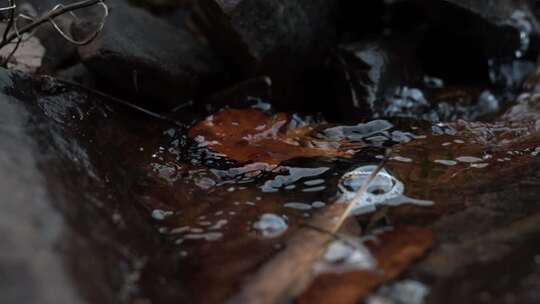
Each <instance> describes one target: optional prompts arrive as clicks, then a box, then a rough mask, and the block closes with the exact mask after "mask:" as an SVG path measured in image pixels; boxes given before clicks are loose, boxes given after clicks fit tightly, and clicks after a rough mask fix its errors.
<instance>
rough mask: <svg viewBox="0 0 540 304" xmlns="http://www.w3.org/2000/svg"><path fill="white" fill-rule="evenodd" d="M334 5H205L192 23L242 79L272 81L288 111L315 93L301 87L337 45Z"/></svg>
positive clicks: (248, 0) (276, 1)
mask: <svg viewBox="0 0 540 304" xmlns="http://www.w3.org/2000/svg"><path fill="white" fill-rule="evenodd" d="M337 2H338V1H333V0H332V1H328V0H322V1H321V0H316V1H313V0H301V1H285V0H272V1H253V0H244V1H215V0H204V1H198V2H197V4H196V6H195V11H194V12H195V14H194V18H195V21H196V24H198V26H199V27H200V28H201V29H202V31H203V32H204V33H206V34H207V36H208V38H209V40H210V42H211V43H212V44H213V45H215V46H216V47H217V48H218V49H220V50H221V52H222V53H223V54H224V55H225V57H226V59H227V60H228V63H229V64H230V65H231V68H234V69H236V70H239V72H240V77H243V78H250V77H253V76H255V75H268V76H270V78H271V79H272V82H273V84H274V91H273V92H274V101H275V102H277V103H278V104H280V105H283V106H288V107H290V106H291V105H294V104H298V103H301V102H303V100H302V97H305V96H303V95H302V92H301V91H302V90H308V89H311V90H313V89H314V88H316V87H314V86H311V87H309V86H305V85H304V83H302V82H303V81H305V80H306V79H307V78H309V75H311V76H312V75H313V73H312V71H313V70H312V68H313V67H318V66H320V64H321V62H322V59H323V58H324V57H325V55H326V52H327V51H328V49H329V47H331V46H332V45H333V44H334V43H335V40H336V32H337V30H336V12H337ZM304 102H305V101H304ZM309 103H311V101H310V102H309Z"/></svg>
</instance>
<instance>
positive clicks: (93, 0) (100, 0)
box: [0, 0, 105, 48]
mask: <svg viewBox="0 0 540 304" xmlns="http://www.w3.org/2000/svg"><path fill="white" fill-rule="evenodd" d="M104 1H105V0H84V1H79V2H75V3H72V4H69V5H66V6H60V7H58V6H57V7H56V9H53V10H51V11H50V12H48V13H47V14H45V15H43V16H41V17H39V18H38V19H36V20H35V21H34V22H32V23H30V24H27V25H25V26H23V27H22V28H21V29H20V30H19V32H18V33H11V34H8V35H7V38H6V39H3V40H2V42H1V43H0V48H3V47H5V46H6V45H8V44H9V43H11V41H13V40H14V39H16V38H18V37H19V36H21V35H23V34H25V33H27V32H30V31H32V30H33V29H34V28H36V27H38V26H40V25H41V24H43V23H47V22H50V21H51V20H52V19H54V18H56V17H58V16H60V15H62V14H65V13H68V12H72V11H74V10H79V9H83V8H87V7H90V6H93V5H96V4H103V5H104Z"/></svg>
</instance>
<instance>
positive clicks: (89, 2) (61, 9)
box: [0, 0, 109, 66]
mask: <svg viewBox="0 0 540 304" xmlns="http://www.w3.org/2000/svg"><path fill="white" fill-rule="evenodd" d="M94 5H98V6H100V7H101V8H102V9H103V12H104V13H103V17H102V18H101V20H100V22H99V24H98V26H97V29H96V30H95V31H94V32H92V34H91V35H90V36H88V37H87V38H84V39H82V40H76V39H74V38H73V37H71V36H70V35H68V34H67V33H66V32H65V31H64V30H62V28H61V27H60V26H59V25H58V24H57V23H56V22H55V21H54V18H56V17H58V16H60V15H63V14H66V13H70V14H73V15H74V11H75V10H79V9H83V8H87V7H91V6H94ZM16 8H17V5H16V3H15V0H9V6H7V7H3V8H0V12H1V11H8V10H9V11H10V16H9V19H8V24H7V26H6V29H5V30H4V34H3V37H2V40H1V42H0V49H1V48H3V47H5V46H7V45H8V44H11V43H12V42H13V40H15V39H17V41H16V43H15V47H14V49H13V50H12V51H11V52H10V54H9V55H8V56H7V57H6V58H5V59H4V60H3V62H2V65H3V66H5V65H6V64H7V62H8V61H9V60H10V58H11V57H12V56H13V55H14V54H15V52H16V51H17V49H18V48H19V46H20V44H21V42H23V41H24V38H23V35H25V34H29V33H30V36H31V33H33V31H34V30H35V29H36V28H37V27H39V26H40V25H42V24H44V23H50V24H51V25H52V26H53V27H54V29H55V30H56V31H57V32H58V33H59V34H60V35H61V36H62V37H63V38H64V39H66V40H67V41H69V42H70V43H72V44H75V45H78V46H82V45H86V44H88V43H90V42H92V41H93V40H94V39H95V38H96V37H97V36H98V35H99V33H101V31H102V30H103V28H104V27H105V22H106V20H107V17H108V16H109V7H108V6H107V4H105V0H84V1H79V2H75V3H72V4H69V5H62V4H58V5H56V6H55V7H54V8H52V9H51V10H50V11H49V12H48V13H46V14H44V15H42V16H41V17H37V18H33V17H30V16H28V15H25V14H19V15H17V16H15V10H16ZM19 18H21V19H25V20H29V21H30V22H29V23H28V24H26V25H24V26H23V27H21V28H18V24H17V22H18V20H19ZM12 28H13V29H14V30H13V31H12V30H11V29H12Z"/></svg>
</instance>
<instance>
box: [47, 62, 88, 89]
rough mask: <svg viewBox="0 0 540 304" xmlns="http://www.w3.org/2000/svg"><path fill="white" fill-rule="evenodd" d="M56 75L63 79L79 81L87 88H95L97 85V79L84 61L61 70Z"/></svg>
mask: <svg viewBox="0 0 540 304" xmlns="http://www.w3.org/2000/svg"><path fill="white" fill-rule="evenodd" d="M55 76H56V77H58V78H60V79H62V80H66V81H70V82H74V83H79V84H81V85H83V86H85V87H87V88H94V87H95V86H96V80H95V79H94V77H93V75H92V74H91V73H90V71H88V69H87V68H86V67H85V66H84V65H83V64H82V63H79V64H76V65H73V66H71V67H69V68H66V69H63V70H60V71H58V73H56V75H55Z"/></svg>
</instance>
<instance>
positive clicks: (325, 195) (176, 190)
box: [139, 120, 540, 303]
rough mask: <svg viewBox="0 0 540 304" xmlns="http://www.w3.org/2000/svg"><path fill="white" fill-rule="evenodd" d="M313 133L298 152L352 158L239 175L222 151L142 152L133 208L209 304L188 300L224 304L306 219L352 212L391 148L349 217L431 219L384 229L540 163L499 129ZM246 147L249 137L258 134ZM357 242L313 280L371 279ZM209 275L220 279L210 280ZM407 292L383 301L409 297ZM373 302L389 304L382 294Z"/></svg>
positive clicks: (510, 130) (512, 133)
mask: <svg viewBox="0 0 540 304" xmlns="http://www.w3.org/2000/svg"><path fill="white" fill-rule="evenodd" d="M403 125H405V126H406V127H403ZM262 129H263V128H262V127H261V130H262ZM313 129H314V130H315V131H313V133H312V134H311V135H310V136H309V137H308V140H304V141H302V143H301V144H307V145H309V146H310V147H317V148H321V147H322V148H324V147H325V146H330V147H332V149H336V148H337V147H339V148H340V149H349V150H350V151H349V152H350V153H345V154H343V155H342V156H339V155H338V156H336V155H328V156H325V157H311V158H307V159H298V158H295V159H287V158H286V157H283V156H280V157H282V158H283V159H287V160H286V161H284V162H281V163H279V164H275V163H273V164H269V163H265V162H252V163H250V162H242V163H237V162H234V161H231V160H229V159H227V157H226V155H224V154H220V153H215V152H213V151H212V146H216V145H219V144H220V142H212V144H211V145H210V144H209V143H208V142H207V140H205V141H203V140H202V139H201V138H198V139H197V138H195V140H194V142H192V143H189V142H186V141H182V140H179V136H180V134H179V133H180V132H178V131H175V130H167V131H166V132H165V133H164V134H163V141H162V142H161V143H160V145H159V146H157V147H158V148H157V149H155V151H152V150H150V152H148V154H150V158H149V162H150V165H149V168H150V171H149V172H150V173H149V175H148V179H147V180H144V182H143V183H141V185H140V186H141V188H140V189H139V190H140V191H141V195H140V196H141V197H145V199H143V200H142V202H143V204H144V205H145V206H146V207H147V208H148V210H149V213H150V216H151V217H152V218H153V219H154V223H155V224H156V230H158V231H159V232H160V233H161V234H162V236H163V237H164V238H165V239H166V240H167V241H168V242H170V243H171V244H173V245H174V246H175V247H174V248H175V250H176V253H177V254H178V256H179V257H181V258H182V267H183V269H184V271H186V272H187V273H190V275H189V276H188V277H186V278H185V284H187V285H188V286H191V287H193V288H196V287H199V286H201V284H202V282H204V284H205V286H206V287H207V288H209V290H212V292H211V293H212V295H211V296H212V298H208V297H207V296H204V295H199V296H197V295H195V296H194V301H195V302H196V303H206V302H209V301H210V302H220V301H223V300H224V299H226V298H227V297H228V296H230V295H231V294H232V293H234V291H235V290H236V288H237V286H238V285H239V284H240V283H241V281H242V278H244V277H245V276H248V275H250V274H252V273H253V271H254V269H257V267H259V266H260V265H261V264H262V263H264V262H265V261H268V259H270V258H271V257H272V256H273V255H274V254H275V253H277V252H280V251H281V250H282V249H283V246H284V244H285V243H286V240H287V239H288V237H289V236H290V235H292V234H294V233H295V232H296V231H298V229H299V227H303V226H304V225H305V224H306V223H310V220H311V219H312V218H313V217H314V215H316V214H318V213H323V212H325V210H327V209H328V208H329V206H332V205H333V204H334V202H336V200H337V201H339V202H350V201H351V200H354V199H355V197H356V195H357V191H358V190H359V189H360V187H361V186H362V184H363V183H364V182H366V180H367V178H368V177H369V176H370V175H371V173H372V172H373V170H374V169H375V167H376V165H377V163H378V162H379V161H380V160H381V159H382V158H384V156H382V155H383V154H385V151H386V148H388V147H391V148H392V151H391V153H390V156H389V158H388V162H387V164H386V166H385V168H384V169H383V170H381V172H379V173H378V174H377V175H376V176H375V178H374V179H373V180H372V182H371V183H370V185H369V187H368V191H367V193H365V194H364V195H363V196H361V197H360V198H359V199H356V203H355V204H356V205H355V206H354V209H353V214H354V215H356V216H359V218H363V219H364V220H365V219H369V218H370V216H371V215H372V213H373V212H374V211H376V210H377V209H379V208H380V207H381V206H392V207H393V208H395V209H397V210H400V208H402V207H406V208H416V207H415V206H420V207H423V208H425V207H426V206H432V207H428V208H425V209H433V210H434V211H431V212H428V211H426V214H427V215H425V216H424V217H421V218H420V219H417V218H415V217H410V218H406V217H399V216H394V217H393V220H394V221H393V222H392V224H393V225H399V224H400V222H401V221H403V219H406V221H407V223H409V222H415V221H418V222H419V223H422V224H423V223H426V222H427V223H429V222H432V221H433V220H434V219H436V212H444V210H448V209H451V208H453V207H449V206H448V203H447V201H448V197H450V196H451V195H453V196H455V193H454V191H455V187H466V186H467V187H468V185H469V184H467V183H466V182H469V181H471V180H472V181H474V182H476V183H478V182H480V181H482V178H481V177H483V176H485V174H489V172H492V171H490V170H499V169H500V167H498V166H500V165H503V164H505V163H518V162H520V161H523V159H524V158H526V157H529V158H530V157H534V156H537V155H538V154H540V142H536V143H534V145H531V144H530V143H525V144H516V145H514V146H511V147H510V144H511V143H513V142H514V141H513V140H514V139H515V138H519V137H521V136H526V135H527V134H530V128H529V127H528V126H523V125H517V124H508V123H506V122H494V123H490V124H487V123H469V122H464V121H458V122H455V123H436V124H433V125H426V124H421V123H417V122H415V121H407V120H406V121H399V120H398V121H393V120H391V121H390V120H375V121H371V122H366V123H362V124H357V125H353V126H336V125H320V126H317V127H314V128H313ZM266 131H268V130H267V129H264V130H262V132H266ZM272 132H277V133H279V132H280V131H279V130H276V129H272ZM249 135H250V136H251V137H256V136H257V134H256V130H255V133H253V134H251V133H250V134H249ZM224 138H226V137H224ZM146 150H148V148H146V147H145V151H146ZM472 184H473V185H474V183H472ZM411 197H416V198H421V199H425V200H419V199H413V198H411ZM401 205H406V206H401ZM404 210H405V209H404ZM435 210H436V211H435ZM440 210H443V211H440ZM398 214H399V213H398ZM416 216H418V215H416ZM360 231H361V230H358V231H357V232H355V233H356V236H357V238H354V237H353V238H351V239H349V238H347V239H346V240H344V239H336V240H335V241H334V242H332V243H331V246H330V247H329V248H328V250H327V251H326V253H325V255H324V259H323V260H321V261H320V262H319V263H318V264H317V266H316V267H315V271H318V272H336V271H337V272H342V271H350V270H353V271H354V270H355V269H356V270H358V269H370V268H375V269H376V267H377V266H376V263H374V260H373V258H372V257H370V253H369V251H368V250H367V249H366V248H365V247H364V246H363V243H362V240H361V239H360V238H358V236H359V233H360ZM218 268H219V269H223V270H222V271H220V272H219V273H216V272H215V269H218ZM409 285H410V284H405V285H403V286H401V285H400V286H401V287H403V288H404V289H400V288H401V287H399V286H397V285H396V286H397V287H396V286H393V287H391V288H392V289H391V290H401V291H399V292H400V294H401V293H407V292H408V291H406V290H408V289H407V288H409V287H411V286H412V285H411V286H409ZM388 288H390V287H388ZM413 289H414V288H413ZM381 290H382V289H381ZM388 290H390V289H388ZM411 290H412V289H411ZM388 292H390V291H388ZM418 294H420V293H418ZM377 295H378V296H379V299H382V298H384V297H386V298H391V296H389V295H388V294H387V292H386V291H384V292H382V291H380V293H378V294H377ZM372 300H373V301H375V298H373V299H372ZM372 300H370V301H372ZM373 303H376V302H373Z"/></svg>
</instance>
